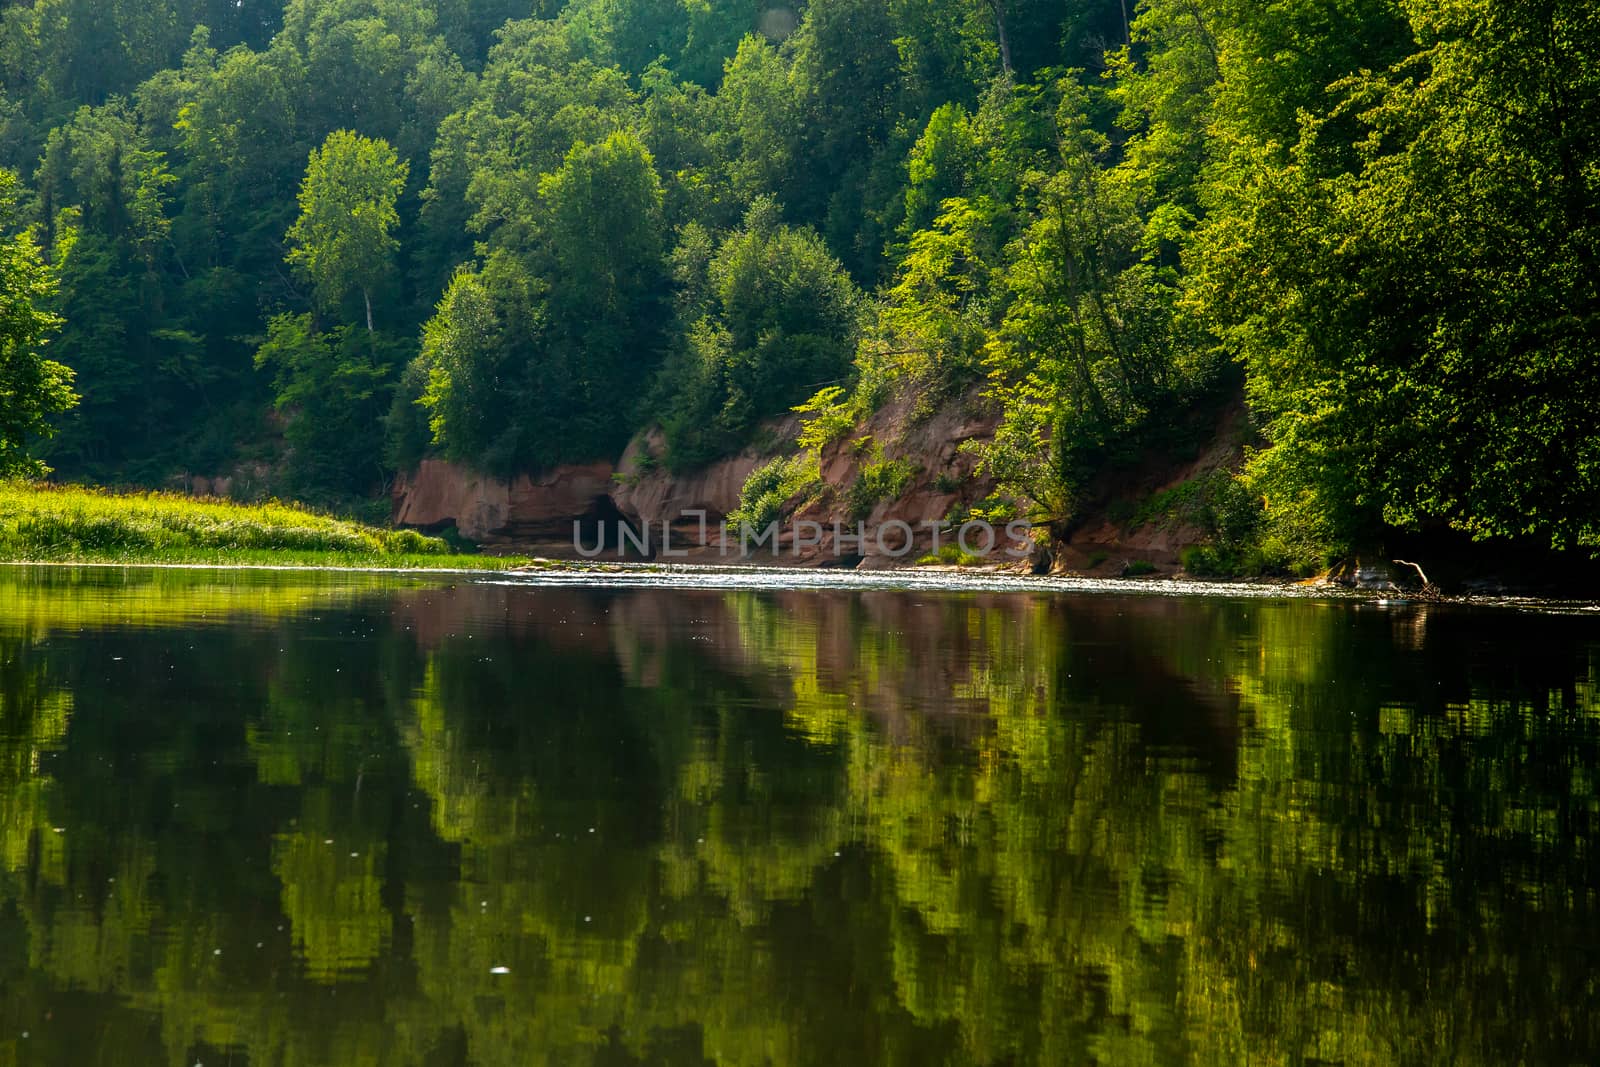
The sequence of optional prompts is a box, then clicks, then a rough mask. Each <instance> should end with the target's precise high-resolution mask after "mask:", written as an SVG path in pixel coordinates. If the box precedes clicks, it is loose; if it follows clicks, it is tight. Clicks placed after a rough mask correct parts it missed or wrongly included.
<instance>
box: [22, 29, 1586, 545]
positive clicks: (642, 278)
mask: <svg viewBox="0 0 1600 1067" xmlns="http://www.w3.org/2000/svg"><path fill="white" fill-rule="evenodd" d="M1596 42H1597V36H1596V34H1595V32H1594V27H1593V25H1592V20H1591V19H1590V18H1589V17H1588V15H1587V13H1586V10H1585V9H1582V8H1581V7H1579V6H1575V5H1571V4H1568V5H1565V6H1563V5H1555V6H1551V5H1548V4H1545V5H1540V4H1535V3H1532V2H1531V0H1515V2H1508V3H1501V2H1494V0H1415V2H1409V3H1404V4H1402V3H1399V2H1397V0H1341V2H1340V3H1336V4H1334V3H1328V2H1324V0H1287V2H1283V3H1274V4H1268V5H1249V4H1242V3H1237V2H1234V0H1226V2H1225V0H1143V2H1141V3H1137V4H1131V3H1130V4H1122V3H1115V2H1112V0H1092V2H1084V3H1075V4H1070V5H1061V4H1059V3H1052V2H1047V0H994V2H986V0H949V2H931V0H890V2H880V0H811V2H810V3H807V4H804V5H794V6H793V7H792V8H791V7H785V6H782V5H779V6H778V7H773V6H771V5H767V4H760V3H752V2H746V0H736V2H728V3H721V2H719V3H707V2H704V0H570V2H561V0H539V2H536V3H513V2H510V0H440V2H437V3H435V2H424V0H288V2H282V3H280V2H274V0H247V2H245V3H232V2H229V0H139V2H135V0H103V2H100V0H97V2H90V0H24V2H19V3H13V4H9V5H7V6H6V7H5V9H4V12H3V14H0V165H3V166H6V167H9V168H11V169H13V170H15V171H17V172H18V173H21V174H24V175H29V176H31V179H30V181H31V187H30V188H27V189H22V188H18V189H16V190H15V197H14V199H15V207H16V210H15V218H14V220H12V221H11V222H9V223H8V224H7V225H6V226H5V228H4V230H5V234H6V235H7V236H6V239H7V240H12V239H15V237H16V234H18V233H20V232H22V231H24V230H31V231H32V233H33V235H34V238H35V240H36V241H37V244H38V245H39V246H40V249H41V252H40V253H39V256H40V257H41V258H42V260H43V262H44V263H47V264H48V265H49V271H50V273H51V274H53V275H54V276H56V277H58V278H59V288H58V290H56V291H55V292H54V293H53V294H47V293H46V292H45V291H44V290H43V289H38V290H33V292H34V295H33V296H25V297H24V302H26V303H29V304H30V305H32V306H36V307H40V308H46V307H47V308H48V310H49V311H50V312H51V313H53V314H55V315H57V316H59V317H60V318H61V319H63V320H64V323H63V324H62V326H61V329H60V333H59V336H58V337H57V338H56V339H55V340H54V342H53V346H52V348H51V349H50V355H51V357H52V361H47V362H53V364H59V365H60V366H63V367H67V368H71V370H72V371H73V372H74V373H75V375H76V377H75V383H76V388H77V389H78V390H79V391H80V392H81V393H82V402H81V404H80V405H79V406H78V407H77V408H76V409H74V410H72V411H70V412H64V411H63V410H61V409H62V408H63V407H64V406H65V405H66V403H67V396H68V391H67V387H66V383H65V380H64V379H63V378H61V377H60V376H59V375H57V374H55V372H53V371H52V372H51V374H47V375H43V376H40V377H38V378H37V380H33V379H29V380H28V381H27V382H25V383H24V384H23V385H21V386H16V387H9V386H8V387H7V388H8V389H9V390H10V391H9V392H8V393H6V394H4V395H5V396H6V399H5V401H4V404H5V405H7V406H8V407H9V408H10V409H14V410H19V411H20V410H26V411H31V412H33V413H34V414H33V415H31V416H28V417H27V418H28V419H29V421H28V423H27V426H26V428H25V429H18V428H17V426H9V427H7V428H6V429H5V431H4V441H5V443H4V444H3V445H0V448H4V449H6V450H8V451H7V452H6V453H5V454H6V456H7V457H8V458H7V463H8V464H9V465H11V466H15V465H17V463H18V462H19V461H18V460H17V459H16V457H17V456H19V455H20V454H21V452H20V450H21V449H22V448H23V447H24V446H23V445H22V444H20V443H18V442H19V440H20V438H19V434H20V435H21V436H24V437H27V438H28V439H29V441H30V442H31V443H29V444H28V445H27V447H28V448H30V449H32V450H33V451H34V452H36V453H37V454H38V455H39V457H40V458H41V459H43V460H45V461H48V462H49V463H51V464H52V465H54V466H55V467H56V468H57V469H58V470H61V471H63V472H64V473H66V474H69V475H72V476H76V477H88V476H94V477H99V478H105V479H111V480H118V481H126V482H133V483H142V484H158V483H160V482H161V481H163V480H164V479H165V478H166V477H169V476H171V475H172V474H175V473H178V472H183V471H189V470H191V469H203V470H206V471H209V472H220V471H223V470H225V469H228V468H229V467H230V465H232V464H235V463H236V462H238V461H239V460H240V459H241V457H251V458H262V459H265V460H268V461H270V462H272V463H274V464H275V465H277V466H280V467H282V468H284V470H285V472H286V473H287V476H288V480H289V482H290V483H292V484H295V485H297V486H300V487H303V488H304V491H307V492H316V493H336V494H342V495H349V494H356V493H364V492H371V491H374V490H378V489H381V487H382V486H383V485H384V484H386V481H387V479H388V477H389V475H390V474H391V473H392V472H393V469H394V468H396V467H400V466H409V465H411V464H414V463H415V462H417V461H418V460H419V459H420V458H421V457H422V456H423V455H424V454H426V453H428V452H430V451H432V452H442V453H443V454H445V455H448V456H451V457H452V458H455V459H458V460H461V461H464V462H467V463H470V464H473V465H476V466H478V467H481V468H484V469H488V470H493V471H495V472H497V473H505V474H510V473H513V472H517V471H521V470H525V469H528V468H530V467H537V466H544V465H549V464H553V463H559V462H563V461H567V460H577V459H584V460H587V459H593V458H597V457H605V458H614V457H615V456H616V455H617V454H619V453H620V451H621V449H622V447H623V445H624V444H625V442H626V441H627V440H628V439H629V438H630V437H631V436H632V435H633V434H635V433H636V432H638V431H640V430H642V429H645V428H646V426H647V425H648V424H649V423H650V422H652V421H654V422H659V423H660V424H661V425H662V428H663V429H664V431H665V433H666V436H667V439H668V444H669V447H668V450H667V454H666V457H665V459H666V462H667V463H668V464H669V465H670V466H671V467H672V468H673V469H674V470H679V471H681V470H684V469H686V468H692V467H696V466H700V465H703V464H705V463H708V462H711V461H713V460H715V459H718V458H720V457H723V456H726V455H728V454H730V453H732V452H736V451H738V450H739V449H741V448H743V447H746V446H747V445H748V444H749V443H750V442H751V441H753V440H755V439H756V437H757V436H758V435H759V434H760V433H761V432H762V429H761V427H762V426H763V424H769V425H770V424H771V422H772V420H776V419H778V418H780V417H782V416H784V415H785V414H786V413H788V412H789V411H790V409H792V408H794V407H795V406H796V405H804V404H805V402H806V400H807V398H808V397H819V396H825V397H826V398H827V399H826V400H825V401H819V404H818V406H816V407H815V408H808V409H807V410H804V411H802V412H800V414H801V415H802V416H804V417H805V420H806V423H807V428H806V430H805V431H804V432H805V433H806V434H807V435H808V436H807V442H806V447H807V448H819V447H822V446H823V445H824V444H825V443H827V442H831V441H834V440H837V439H839V438H840V437H841V436H843V435H844V434H845V433H846V432H847V423H848V421H849V420H856V421H859V420H860V419H861V418H862V417H864V416H865V415H866V414H867V413H870V412H872V411H875V410H877V409H878V407H879V406H880V405H881V404H883V403H884V401H885V400H886V399H888V398H890V397H895V398H900V399H905V400H906V401H907V403H908V407H909V409H910V411H911V413H912V416H913V417H914V418H919V417H923V416H926V415H929V414H931V413H932V412H933V411H935V410H937V409H938V408H939V406H940V405H943V404H947V403H952V402H955V401H958V400H959V401H962V402H965V403H971V402H973V401H975V400H977V398H978V394H979V393H980V392H981V393H982V394H983V398H982V401H981V402H982V403H984V404H988V405H991V410H994V411H998V412H999V414H1000V417H1001V424H1000V427H999V430H998V432H997V433H996V435H995V437H994V439H993V440H992V441H990V442H981V441H980V442H969V443H967V445H966V446H965V447H967V448H968V450H969V452H971V453H974V454H975V455H976V456H977V458H978V460H979V462H980V465H981V468H982V472H983V474H984V475H986V476H992V477H994V478H996V479H998V480H999V482H1000V483H1001V485H1002V487H1003V490H1004V492H1005V493H1006V494H1008V495H1010V496H1013V497H1015V498H1016V499H1017V500H1018V501H1019V502H1020V504H1021V507H1022V509H1023V510H1024V511H1025V512H1027V513H1028V514H1030V515H1032V516H1033V517H1035V518H1037V519H1040V520H1044V521H1047V522H1051V523H1054V524H1056V525H1057V527H1058V531H1059V529H1060V528H1063V527H1064V526H1065V525H1067V524H1069V523H1070V521H1071V519H1072V516H1073V514H1074V512H1075V510H1076V509H1077V508H1078V506H1079V505H1080V503H1081V496H1082V493H1083V491H1084V487H1085V486H1086V485H1088V484H1089V483H1090V481H1091V479H1092V478H1093V477H1094V476H1095V475H1096V474H1098V473H1100V472H1103V471H1105V470H1107V469H1108V465H1109V464H1112V463H1115V462H1119V461H1125V460H1127V459H1128V458H1130V457H1132V456H1134V455H1136V454H1138V453H1141V452H1143V451H1146V450H1150V449H1154V448H1161V447H1164V446H1166V445H1167V444H1169V443H1170V442H1169V440H1168V436H1169V430H1170V428H1171V427H1173V426H1175V425H1181V424H1183V423H1184V416H1185V414H1186V412H1187V411H1189V410H1190V409H1192V408H1194V407H1195V406H1196V405H1197V404H1198V403H1199V402H1200V401H1201V399H1202V398H1203V397H1205V396H1206V395H1207V394H1208V393H1214V392H1217V391H1220V390H1222V389H1226V388H1232V387H1233V386H1234V384H1235V378H1234V377H1233V375H1235V374H1242V377H1243V379H1244V385H1243V389H1244V391H1245V393H1246V394H1247V396H1248V399H1249V402H1250V405H1251V408H1252V412H1253V415H1254V418H1255V421H1256V424H1257V425H1258V426H1259V427H1260V428H1261V431H1262V433H1263V434H1264V441H1263V442H1262V443H1263V444H1264V445H1265V447H1263V448H1261V449H1260V450H1259V451H1257V452H1256V453H1255V454H1254V455H1253V457H1252V459H1251V461H1250V464H1249V468H1248V470H1247V472H1246V479H1247V482H1248V485H1249V492H1250V494H1251V495H1253V496H1255V497H1257V498H1260V499H1261V500H1263V501H1264V502H1265V503H1264V514H1263V516H1262V517H1261V520H1260V525H1259V529H1258V531H1257V535H1259V537H1261V538H1266V537H1273V538H1277V539H1278V540H1279V543H1281V544H1282V545H1283V546H1292V547H1286V549H1285V552H1286V556H1287V557H1292V558H1295V559H1310V558H1316V557H1320V556H1321V555H1324V554H1326V553H1327V552H1334V551H1341V550H1345V549H1350V548H1352V547H1356V546H1361V547H1363V548H1365V547H1367V546H1370V545H1372V544H1373V543H1375V542H1377V541H1381V540H1382V539H1383V538H1384V536H1385V535H1386V534H1388V533H1389V532H1391V531H1393V530H1395V529H1396V528H1403V529H1406V530H1413V531H1416V530H1432V529H1437V528H1440V527H1446V526H1451V527H1455V528H1457V529H1460V530H1464V531H1467V532H1468V533H1470V534H1472V535H1473V536H1474V537H1477V538H1480V539H1499V540H1509V539H1534V540H1538V541H1542V542H1544V543H1547V544H1550V545H1554V546H1577V547H1585V548H1590V549H1593V548H1597V547H1600V530H1597V528H1596V525H1595V520H1594V516H1595V515H1600V444H1597V442H1600V416H1597V415H1596V414H1595V412H1597V411H1600V394H1596V392H1595V388H1596V387H1595V386H1594V383H1595V382H1596V381H1600V373H1596V372H1595V367H1594V358H1595V356H1594V353H1595V352H1596V351H1600V346H1597V345H1596V344H1595V338H1596V329H1595V326H1594V323H1595V321H1596V309H1597V306H1600V295H1597V292H1600V290H1597V289H1596V284H1595V282H1594V281H1593V279H1594V278H1596V277H1600V262H1597V261H1596V256H1597V253H1596V252H1595V249H1596V248H1597V247H1600V222H1597V219H1600V209H1597V207H1596V204H1597V202H1600V187H1597V183H1596V181H1595V177H1594V174H1593V173H1592V171H1593V168H1592V167H1590V166H1589V165H1588V164H1587V162H1586V161H1588V160H1591V159H1593V158H1595V157H1596V156H1597V155H1600V152H1597V148H1596V145H1597V142H1600V133H1597V130H1600V125H1597V123H1596V121H1595V119H1594V115H1595V114H1597V113H1600V89H1597V87H1596V84H1595V81H1594V79H1593V78H1591V77H1590V75H1589V73H1588V72H1589V71H1590V69H1591V68H1593V67H1595V66H1596V63H1597V62H1600V55H1597V53H1600V45H1597V43H1596ZM406 160H409V161H410V163H409V164H408V163H407V162H404V161H406ZM308 161H309V165H308ZM285 238H287V242H288V247H287V248H286V247H284V245H283V242H284V240H285ZM19 247H20V246H19ZM13 251H14V252H15V250H13ZM285 253H287V256H288V261H289V263H290V265H292V266H293V267H294V268H295V269H294V270H292V271H291V270H285V268H284V260H285ZM19 256H20V257H21V259H24V260H25V259H27V256H26V254H24V253H21V252H16V253H15V255H13V257H12V258H13V259H17V258H18V257H19ZM41 266H42V264H41ZM24 273H26V271H24ZM41 277H42V276H41ZM42 284H48V283H42ZM24 288H26V287H24ZM865 294H870V297H869V296H867V295H865ZM307 312H311V313H312V320H311V322H310V323H309V325H305V326H304V327H301V326H296V327H294V328H293V329H290V328H289V327H287V326H285V325H283V323H285V322H287V321H290V320H296V321H298V320H299V319H300V318H301V317H302V316H304V315H305V314H306V313H307ZM362 322H364V323H365V325H366V327H367V330H368V332H369V333H371V334H372V336H371V337H369V338H368V341H367V344H366V347H365V349H362V347H361V346H360V345H358V344H357V342H356V340H355V339H353V338H352V337H351V335H350V334H351V331H350V330H349V329H348V327H349V326H350V325H351V324H353V323H362ZM41 325H42V323H35V324H34V326H32V327H27V329H25V331H24V332H27V330H33V331H34V333H33V334H31V335H30V336H37V337H41V338H42V336H43V332H40V330H39V329H37V328H36V327H39V326H41ZM44 332H47V330H46V331H44ZM263 339H265V345H266V347H265V348H264V349H263V351H264V352H265V355H263V356H262V357H261V358H260V359H259V360H257V359H254V358H252V357H254V356H255V355H256V354H257V353H256V350H257V349H258V348H260V347H261V346H262V345H263ZM33 347H34V348H36V347H37V346H36V345H35V346H33ZM419 349H420V352H421V357H420V362H415V363H414V357H415V356H417V352H418V350H419ZM258 364H259V365H260V366H262V367H270V368H271V369H272V370H273V374H272V376H271V378H270V379H269V378H268V377H267V376H264V375H258V374H255V373H254V369H255V368H256V367H257V365H258ZM18 389H20V390H21V392H18ZM819 391H821V392H820V393H819ZM24 394H26V395H24ZM274 405H276V407H277V409H278V410H279V411H280V412H281V413H282V415H283V417H284V418H285V419H286V420H287V423H286V425H285V430H286V432H285V433H284V434H283V435H281V436H280V435H279V434H278V433H277V432H276V428H277V426H278V425H279V423H278V422H277V421H275V420H274V419H273V418H270V417H268V412H269V410H270V409H271V408H272V407H273V406H274ZM342 405H349V408H348V410H345V409H344V408H343V407H342ZM19 425H20V424H19ZM52 432H53V433H54V438H53V439H52V440H50V441H49V442H47V443H46V442H45V441H44V438H45V437H46V436H47V435H48V434H50V433H52ZM380 437H383V438H385V439H386V443H380V440H379V438H380ZM322 450H326V456H325V457H323V458H319V459H314V460H313V459H312V458H311V456H310V453H311V452H313V451H318V452H320V451H322ZM308 464H309V466H308ZM1263 531H1264V532H1263ZM1257 535H1252V536H1257ZM1238 540H1239V543H1241V544H1242V543H1244V542H1246V541H1249V540H1250V538H1248V537H1244V538H1240V539H1238ZM1219 549H1220V550H1224V551H1226V550H1227V549H1226V548H1225V546H1222V545H1221V543H1220V542H1219Z"/></svg>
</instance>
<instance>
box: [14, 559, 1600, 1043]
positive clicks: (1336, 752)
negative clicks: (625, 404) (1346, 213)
mask: <svg viewBox="0 0 1600 1067" xmlns="http://www.w3.org/2000/svg"><path fill="white" fill-rule="evenodd" d="M1180 591H1181V590H1173V589H1165V590H1164V592H1166V593H1174V592H1180ZM1208 592H1210V593H1212V594H1214V595H1204V596H1197V595H1160V592H1159V591H1158V592H1157V593H1155V594H1152V593H1151V592H1149V591H1147V590H1138V589H1131V588H1124V587H1119V586H1117V585H1115V584H1114V583H1113V584H1111V585H1102V586H1098V587H1095V588H1094V589H1093V590H1089V589H1084V588H1074V587H1053V586H1041V585H1038V584H1031V585H1030V584H1028V583H1024V582H1015V581H1009V580H1002V579H979V580H971V579H958V578H937V579H913V578H908V577H905V576H891V577H880V578H870V577H861V576H854V577H852V576H839V575H820V576H819V575H817V574H814V573H813V574H810V575H806V576H796V575H793V574H786V573H778V572H772V571H761V572H758V573H750V574H745V573H744V572H725V573H707V572H699V573H696V574H693V575H690V574H685V573H681V572H661V571H644V570H632V571H623V572H619V573H613V574H602V575H576V574H568V573H561V572H555V573H550V574H545V575H536V576H504V575H502V576H493V575H482V576H468V575H456V576H437V575H435V576H424V575H400V574H387V575H385V574H369V575H359V574H339V573H315V572H297V571H282V572H228V571H204V570H191V571H186V570H140V569H116V568H98V569H96V568H83V569H74V568H38V569H33V568H14V567H13V568H0V1063H38V1064H74V1065H78V1064H90V1063H116V1064H145V1063H148V1064H173V1065H189V1064H204V1065H207V1067H210V1065H219V1064H235V1065H243V1064H261V1065H265V1064H274V1065H296V1067H298V1065H313V1064H328V1065H340V1067H354V1065H367V1064H372V1065H384V1067H389V1065H413V1064H414V1065H417V1067H449V1065H460V1064H494V1065H499V1064H519V1065H522V1064H583V1065H589V1064H595V1065H626V1064H637V1065H645V1064H650V1065H667V1064H694V1065H704V1064H718V1065H722V1064H728V1065H732V1064H740V1065H744V1064H750V1065H758V1064H774V1065H791V1064H795V1065H799V1064H821V1065H829V1067H834V1065H856V1064H906V1065H924V1064H939V1063H948V1064H1034V1063H1038V1064H1081V1063H1097V1064H1112V1065H1123V1064H1130V1065H1131V1064H1161V1065H1166V1064H1185V1063H1194V1064H1244V1063H1250V1064H1312V1063H1343V1064H1374V1065H1378V1064H1382V1065H1385V1067H1387V1065H1394V1064H1452V1065H1476V1064H1482V1065H1491V1064H1492V1065H1502V1064H1514V1063H1526V1064H1579V1063H1590V1062H1594V1061H1595V1060H1596V1058H1597V1057H1600V1011H1595V1010H1594V1009H1595V1005H1596V1004H1597V1003H1600V937H1597V936H1596V933H1595V931H1596V930H1597V929H1600V856H1597V855H1596V834H1597V831H1600V614H1597V613H1595V612H1593V611H1588V610H1582V609H1578V608H1574V609H1571V610H1561V611H1550V610H1539V609H1537V608H1536V607H1534V606H1530V605H1500V606H1491V607H1475V606H1469V605H1459V604H1417V603H1380V602H1378V601H1374V600H1371V599H1361V598H1347V599H1321V598H1313V597H1304V596H1300V597H1296V596H1289V595H1284V593H1283V592H1282V591H1279V590H1260V589H1243V590H1241V589H1237V588H1234V589H1226V590H1209V591H1208Z"/></svg>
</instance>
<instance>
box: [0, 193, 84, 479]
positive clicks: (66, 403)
mask: <svg viewBox="0 0 1600 1067" xmlns="http://www.w3.org/2000/svg"><path fill="white" fill-rule="evenodd" d="M17 186H18V182H17V177H16V175H15V174H12V173H11V172H10V171H7V170H0V225H3V224H5V223H9V222H11V221H12V218H13V216H14V215H15V208H16V196H17ZM55 291H56V280H55V275H54V273H53V272H52V271H51V269H50V267H49V266H48V265H46V264H45V262H44V261H43V259H42V258H41V257H40V255H39V247H38V245H36V244H35V243H34V240H33V237H32V235H31V234H27V233H22V234H18V235H16V236H14V237H11V238H9V239H7V240H5V241H0V477H5V476H9V475H16V474H22V475H31V476H35V477H37V476H39V475H42V474H43V473H45V468H44V466H43V464H41V463H40V462H39V461H38V460H36V459H33V458H31V457H30V456H29V454H28V446H29V444H30V443H31V442H32V441H35V440H38V439H40V438H46V437H49V436H50V434H51V433H52V426H51V421H50V420H51V418H52V417H53V416H55V415H58V414H60V413H61V412H63V411H66V410H67V409H68V408H70V407H71V406H72V405H73V404H74V403H75V402H76V401H77V397H76V396H74V395H73V392H72V371H70V370H68V369H67V368H66V367H64V366H62V365H61V364H60V363H57V362H55V361H54V360H50V359H46V358H45V356H44V348H45V345H46V343H47V342H48V341H49V339H50V335H51V334H53V333H55V331H56V330H57V329H58V328H59V327H60V325H61V320H60V318H58V317H57V316H56V315H54V314H52V313H51V312H50V311H49V310H48V304H49V302H50V301H51V300H52V299H53V298H54V297H55Z"/></svg>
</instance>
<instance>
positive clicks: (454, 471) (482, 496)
mask: <svg viewBox="0 0 1600 1067" xmlns="http://www.w3.org/2000/svg"><path fill="white" fill-rule="evenodd" d="M612 472H613V468H612V466H611V464H609V463H586V464H581V465H569V466H563V467H556V468H554V469H552V470H548V471H544V472H542V473H538V474H522V475H518V476H517V477H515V478H512V479H509V480H506V479H501V478H494V477H491V476H489V475H486V474H479V473H477V472H475V471H472V470H470V469H468V468H466V467H463V466H461V465H460V464H456V463H450V462H448V461H446V460H442V459H425V460H423V461H422V464H421V465H420V466H419V467H418V468H417V469H416V470H415V471H413V472H411V473H410V474H409V475H403V476H402V477H400V478H398V479H396V481H395V485H394V491H393V505H394V522H395V525H397V526H412V527H416V528H418V529H421V530H430V531H433V530H441V529H444V528H445V527H447V526H454V527H455V528H456V529H457V530H458V531H459V532H460V533H461V536H462V537H465V538H467V539H468V540H470V541H476V542H478V543H480V544H486V545H510V546H519V547H520V546H532V545H544V544H547V543H548V544H556V545H559V544H562V543H570V542H571V540H572V524H573V523H574V522H580V523H584V524H592V523H595V522H598V521H600V520H603V519H609V518H611V517H612V515H613V514H614V509H613V506H612V504H611V489H612V477H611V475H612Z"/></svg>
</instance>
